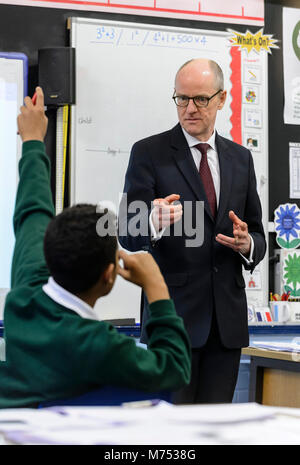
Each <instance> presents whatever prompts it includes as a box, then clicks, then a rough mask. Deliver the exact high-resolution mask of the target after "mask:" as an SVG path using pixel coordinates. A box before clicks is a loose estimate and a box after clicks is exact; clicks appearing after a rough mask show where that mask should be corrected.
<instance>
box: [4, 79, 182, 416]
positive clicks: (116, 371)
mask: <svg viewBox="0 0 300 465" xmlns="http://www.w3.org/2000/svg"><path fill="white" fill-rule="evenodd" d="M18 128H19V133H20V135H21V137H22V140H23V150H22V158H21V160H20V164H19V174H20V180H19V186H18V192H17V198H16V206H15V213H14V219H13V222H14V231H15V238H16V242H15V249H14V256H13V262H12V275H11V291H10V293H9V294H8V296H7V298H6V303H5V309H4V328H5V333H4V337H5V343H6V361H4V362H0V408H8V407H35V406H38V405H39V404H40V403H42V402H46V401H55V400H59V399H64V398H71V397H76V396H79V395H81V394H84V393H88V392H90V391H93V390H95V389H98V388H101V387H104V386H116V387H127V388H133V389H139V390H143V391H145V392H147V391H148V392H150V391H159V390H172V391H173V390H177V389H179V388H180V387H182V386H184V385H186V384H188V382H189V379H190V344H189V339H188V336H187V334H186V331H185V329H184V326H183V322H182V319H181V318H180V317H178V316H177V315H176V311H175V308H174V304H173V302H172V300H170V296H169V292H168V288H167V286H166V284H165V281H164V278H163V276H162V274H161V272H160V270H159V268H158V266H157V264H156V263H155V261H154V259H153V258H152V256H151V255H150V254H146V253H139V254H134V255H128V254H126V253H125V252H124V251H118V246H117V240H116V236H115V235H113V234H110V235H106V236H104V235H99V234H97V230H96V226H97V222H98V221H99V219H101V218H103V215H104V214H105V215H107V214H108V212H105V213H102V214H101V213H97V211H96V206H93V205H77V206H74V207H71V208H67V209H65V210H64V211H63V212H62V213H61V214H60V215H57V216H55V212H54V206H53V201H52V195H51V189H50V163H49V159H48V157H47V155H46V153H45V147H44V143H43V141H44V137H45V134H46V130H47V118H46V116H45V114H44V96H43V92H42V89H41V88H39V87H38V88H37V101H36V105H34V104H33V102H32V100H31V99H30V98H29V97H26V98H25V105H24V106H23V107H21V113H20V115H19V117H18ZM119 259H122V260H123V267H122V266H121V265H120V264H119ZM118 274H119V275H120V276H121V277H122V278H124V279H126V280H128V281H130V282H132V283H134V284H137V285H139V286H141V287H142V288H143V290H144V292H145V294H146V296H147V298H148V301H149V304H150V311H151V317H150V318H149V321H148V323H147V331H148V336H149V342H148V347H147V350H145V349H144V348H142V347H138V346H137V345H136V343H135V341H134V339H132V338H130V337H127V336H125V335H122V334H119V333H118V331H117V330H116V329H115V328H114V327H113V326H112V325H110V324H109V323H106V322H104V321H99V318H98V317H97V315H96V313H95V311H94V309H93V307H94V305H95V303H96V301H97V299H99V298H101V297H102V296H105V295H107V294H108V293H109V292H110V291H111V289H112V287H113V285H114V282H115V279H116V276H117V275H118Z"/></svg>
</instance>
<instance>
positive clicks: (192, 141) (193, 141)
mask: <svg viewBox="0 0 300 465" xmlns="http://www.w3.org/2000/svg"><path fill="white" fill-rule="evenodd" d="M181 129H182V132H183V134H184V137H185V138H186V141H187V143H188V146H189V147H190V148H191V147H194V146H195V145H197V144H200V143H201V142H204V141H201V140H198V139H196V137H194V136H191V135H190V134H189V133H188V132H186V130H185V129H184V128H183V127H182V126H181ZM205 143H206V144H209V145H210V146H211V148H212V149H213V150H214V151H215V152H216V151H217V149H216V130H215V129H214V132H213V133H212V135H211V136H210V138H209V139H208V140H207V141H206V142H205Z"/></svg>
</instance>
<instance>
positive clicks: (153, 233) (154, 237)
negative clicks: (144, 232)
mask: <svg viewBox="0 0 300 465" xmlns="http://www.w3.org/2000/svg"><path fill="white" fill-rule="evenodd" d="M153 210H154V209H153ZM153 210H152V211H151V213H150V216H149V226H150V231H151V241H153V242H156V241H159V239H161V237H162V236H163V234H164V232H165V230H166V229H167V228H163V229H161V230H160V231H159V232H156V230H155V227H154V224H153V221H152V215H153Z"/></svg>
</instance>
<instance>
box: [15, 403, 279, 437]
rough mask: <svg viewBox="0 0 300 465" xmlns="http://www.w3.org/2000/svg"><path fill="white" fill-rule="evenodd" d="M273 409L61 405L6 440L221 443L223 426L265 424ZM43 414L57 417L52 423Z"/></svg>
mask: <svg viewBox="0 0 300 465" xmlns="http://www.w3.org/2000/svg"><path fill="white" fill-rule="evenodd" d="M273 410H274V409H273V408H271V407H265V406H260V405H257V404H234V405H232V404H227V405H224V404H220V405H213V406H211V405H206V406H205V405H204V406H195V405H193V406H190V407H185V406H182V407H179V406H173V405H171V404H167V403H163V402H162V404H161V405H158V406H156V407H148V408H135V409H133V408H124V407H58V408H57V409H55V408H54V409H46V410H43V411H36V418H33V419H32V423H31V424H30V421H31V418H29V421H28V427H27V428H23V429H22V430H20V429H19V428H16V429H13V428H8V429H7V430H6V438H7V440H9V441H11V442H14V443H17V444H83V445H88V444H106V445H107V444H108V445H109V444H116V445H117V444H120V445H124V444H141V445H143V444H170V445H174V444H175V445H185V444H190V445H193V444H218V443H222V441H223V440H222V439H221V437H220V434H219V433H220V431H221V430H220V429H219V427H220V428H223V427H225V426H226V425H234V424H235V425H237V424H241V423H243V422H247V421H248V422H249V421H250V422H251V421H263V420H265V419H266V418H272V416H273ZM39 412H42V413H52V415H50V416H49V418H48V419H47V415H44V416H42V415H39ZM19 417H20V418H21V417H22V415H19ZM38 418H39V420H40V421H39V420H38ZM41 420H43V421H41ZM183 430H184V434H183ZM225 443H227V442H226V441H225Z"/></svg>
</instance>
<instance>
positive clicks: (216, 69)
mask: <svg viewBox="0 0 300 465" xmlns="http://www.w3.org/2000/svg"><path fill="white" fill-rule="evenodd" d="M193 61H197V58H192V59H191V60H188V61H187V62H186V63H184V64H183V65H182V66H180V68H179V70H178V71H177V73H176V77H177V75H178V73H179V71H181V70H182V69H183V68H185V67H186V66H187V65H189V64H190V63H192V62H193ZM208 64H209V66H210V69H211V71H212V72H213V73H214V76H215V83H216V89H218V90H224V74H223V71H222V69H221V67H220V66H219V65H218V63H216V62H215V61H214V60H208Z"/></svg>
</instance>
